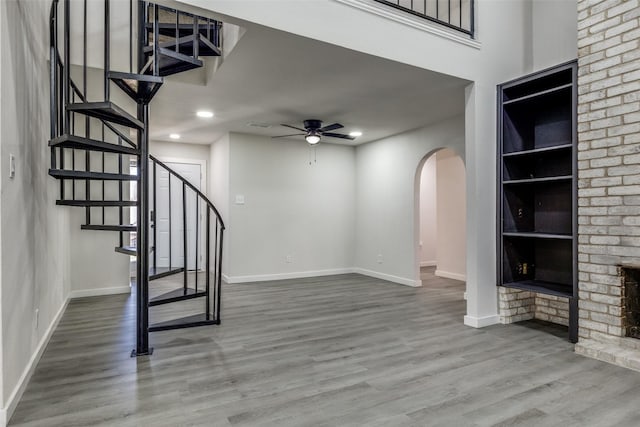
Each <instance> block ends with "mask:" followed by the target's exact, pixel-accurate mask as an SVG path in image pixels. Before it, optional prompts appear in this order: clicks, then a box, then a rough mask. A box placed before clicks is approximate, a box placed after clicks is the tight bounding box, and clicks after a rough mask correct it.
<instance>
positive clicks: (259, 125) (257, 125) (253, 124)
mask: <svg viewBox="0 0 640 427" xmlns="http://www.w3.org/2000/svg"><path fill="white" fill-rule="evenodd" d="M247 126H251V127H254V128H263V129H269V128H270V127H271V125H270V124H269V123H258V122H249V123H247Z"/></svg>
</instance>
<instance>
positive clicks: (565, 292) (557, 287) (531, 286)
mask: <svg viewBox="0 0 640 427" xmlns="http://www.w3.org/2000/svg"><path fill="white" fill-rule="evenodd" d="M502 286H504V287H505V288H513V289H521V290H523V291H530V292H536V293H539V294H546V295H554V296H557V297H565V298H569V297H572V296H573V286H572V285H567V284H563V283H553V282H545V281H542V280H521V281H518V282H510V283H503V284H502Z"/></svg>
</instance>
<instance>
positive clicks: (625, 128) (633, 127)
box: [607, 123, 640, 136]
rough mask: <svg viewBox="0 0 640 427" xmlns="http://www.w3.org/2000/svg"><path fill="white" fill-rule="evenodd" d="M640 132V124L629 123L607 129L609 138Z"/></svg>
mask: <svg viewBox="0 0 640 427" xmlns="http://www.w3.org/2000/svg"><path fill="white" fill-rule="evenodd" d="M637 132H640V123H629V124H624V125H620V126H614V127H610V128H607V135H608V136H618V135H625V134H630V133H637Z"/></svg>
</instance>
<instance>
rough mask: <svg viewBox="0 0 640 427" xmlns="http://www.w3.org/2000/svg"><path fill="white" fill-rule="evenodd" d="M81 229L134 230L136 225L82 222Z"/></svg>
mask: <svg viewBox="0 0 640 427" xmlns="http://www.w3.org/2000/svg"><path fill="white" fill-rule="evenodd" d="M80 228H81V229H82V230H97V231H136V230H137V228H138V227H136V226H135V225H128V224H114V225H109V224H82V225H81V226H80Z"/></svg>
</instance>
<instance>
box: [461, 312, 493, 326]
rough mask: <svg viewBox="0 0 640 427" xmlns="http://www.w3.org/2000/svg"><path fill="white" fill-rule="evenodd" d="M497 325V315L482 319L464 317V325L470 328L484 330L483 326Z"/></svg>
mask: <svg viewBox="0 0 640 427" xmlns="http://www.w3.org/2000/svg"><path fill="white" fill-rule="evenodd" d="M498 323H500V316H498V315H497V314H496V315H493V316H484V317H473V316H464V324H465V325H467V326H471V327H472V328H484V327H485V326H491V325H496V324H498Z"/></svg>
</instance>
